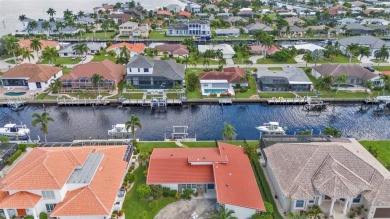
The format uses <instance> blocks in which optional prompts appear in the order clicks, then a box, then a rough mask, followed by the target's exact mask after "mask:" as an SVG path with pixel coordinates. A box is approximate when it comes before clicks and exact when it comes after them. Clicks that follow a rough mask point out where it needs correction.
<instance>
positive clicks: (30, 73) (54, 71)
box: [1, 63, 62, 91]
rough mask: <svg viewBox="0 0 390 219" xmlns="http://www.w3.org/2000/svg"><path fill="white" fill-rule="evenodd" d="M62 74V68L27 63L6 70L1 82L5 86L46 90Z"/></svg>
mask: <svg viewBox="0 0 390 219" xmlns="http://www.w3.org/2000/svg"><path fill="white" fill-rule="evenodd" d="M61 76H62V68H59V67H53V66H47V65H38V64H29V63H25V64H20V65H17V66H15V67H13V68H11V69H10V70H8V71H6V72H4V74H3V75H2V78H1V82H2V84H3V87H4V88H15V87H17V88H26V89H28V90H34V91H44V90H46V89H47V88H48V87H49V85H50V84H51V83H52V81H53V80H54V79H56V78H59V77H61Z"/></svg>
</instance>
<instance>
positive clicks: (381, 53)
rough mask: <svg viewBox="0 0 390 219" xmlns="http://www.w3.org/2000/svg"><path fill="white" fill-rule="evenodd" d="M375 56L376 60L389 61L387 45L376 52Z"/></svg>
mask: <svg viewBox="0 0 390 219" xmlns="http://www.w3.org/2000/svg"><path fill="white" fill-rule="evenodd" d="M374 56H375V58H376V59H380V60H385V59H389V49H388V48H387V47H386V46H385V45H382V47H381V48H380V49H379V50H377V51H375V53H374ZM378 66H379V62H378Z"/></svg>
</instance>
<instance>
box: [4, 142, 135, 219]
mask: <svg viewBox="0 0 390 219" xmlns="http://www.w3.org/2000/svg"><path fill="white" fill-rule="evenodd" d="M128 147H130V146H85V147H50V148H46V147H37V148H34V149H31V151H29V152H28V154H27V156H26V157H25V158H23V159H22V160H21V161H19V163H17V164H16V166H15V167H14V168H13V169H12V170H11V171H10V172H9V173H8V174H7V175H6V176H5V177H4V178H2V179H1V184H0V209H2V212H3V217H5V218H6V219H10V218H13V217H14V216H17V217H23V216H26V215H31V216H33V217H34V218H35V219H38V218H39V214H40V213H41V212H43V213H47V214H48V215H49V216H50V217H55V218H61V219H67V218H69V219H70V218H78V219H89V218H95V219H104V218H110V217H111V214H112V212H113V211H114V209H118V206H115V203H116V202H121V201H122V202H121V203H119V204H120V205H122V204H123V197H119V196H118V192H119V190H120V187H121V186H122V182H123V179H124V176H125V174H126V172H127V167H128V159H129V157H131V154H129V153H131V152H129V151H132V150H129V148H128ZM113 173H114V174H113ZM119 207H121V206H119Z"/></svg>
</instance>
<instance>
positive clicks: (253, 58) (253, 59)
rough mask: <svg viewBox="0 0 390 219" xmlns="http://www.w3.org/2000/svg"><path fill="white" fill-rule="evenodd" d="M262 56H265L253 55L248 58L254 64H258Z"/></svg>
mask: <svg viewBox="0 0 390 219" xmlns="http://www.w3.org/2000/svg"><path fill="white" fill-rule="evenodd" d="M262 58H264V56H251V57H249V58H248V59H249V60H251V61H252V62H253V64H256V63H257V60H258V59H262Z"/></svg>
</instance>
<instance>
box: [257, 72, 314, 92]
mask: <svg viewBox="0 0 390 219" xmlns="http://www.w3.org/2000/svg"><path fill="white" fill-rule="evenodd" d="M256 82H257V84H258V87H259V89H260V90H262V91H312V90H313V83H312V82H311V81H310V79H309V78H308V77H307V75H306V73H305V72H304V71H303V69H301V68H295V67H287V68H283V69H282V70H267V69H257V73H256Z"/></svg>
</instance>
